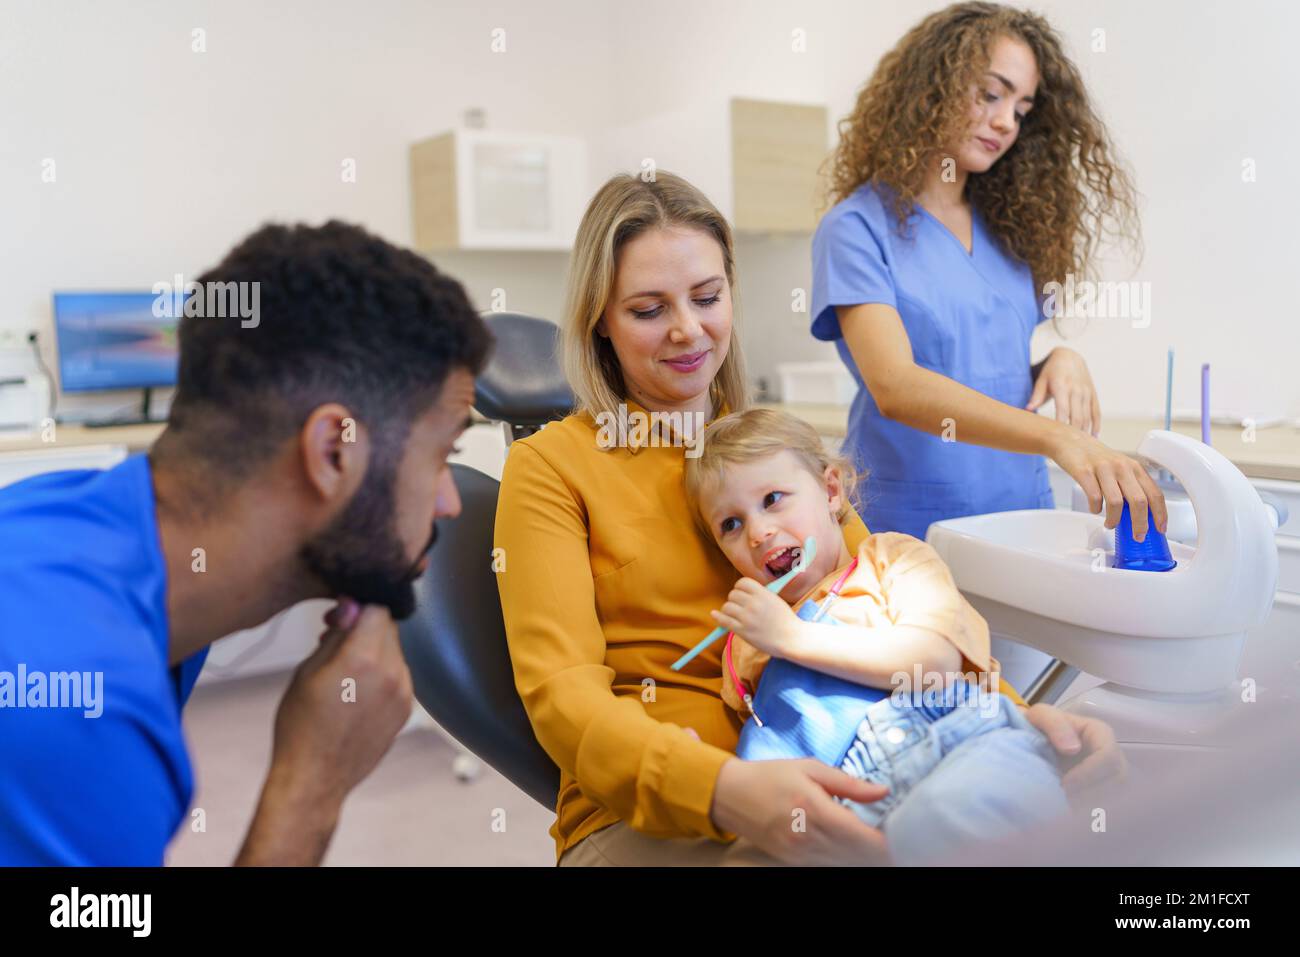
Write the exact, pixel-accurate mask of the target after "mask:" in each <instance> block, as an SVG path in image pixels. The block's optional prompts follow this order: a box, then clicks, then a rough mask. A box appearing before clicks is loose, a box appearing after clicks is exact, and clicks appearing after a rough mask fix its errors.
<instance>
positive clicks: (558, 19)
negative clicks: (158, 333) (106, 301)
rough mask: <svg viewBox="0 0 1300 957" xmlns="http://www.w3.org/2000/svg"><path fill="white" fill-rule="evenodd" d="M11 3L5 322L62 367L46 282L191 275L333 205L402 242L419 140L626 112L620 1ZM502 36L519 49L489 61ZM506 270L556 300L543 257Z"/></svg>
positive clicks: (518, 299) (1, 198) (72, 284)
mask: <svg viewBox="0 0 1300 957" xmlns="http://www.w3.org/2000/svg"><path fill="white" fill-rule="evenodd" d="M2 9H3V15H2V17H0V23H2V25H0V117H2V118H3V119H2V121H0V122H2V123H3V133H2V134H0V211H2V212H0V217H2V219H0V237H3V241H2V243H0V246H2V248H3V255H0V290H2V291H3V298H2V299H0V327H12V328H20V329H24V330H26V329H36V330H38V331H40V333H41V334H42V337H43V338H44V339H45V341H46V355H47V356H48V357H49V359H50V361H51V363H52V362H53V360H54V355H55V353H54V349H53V343H52V329H51V327H50V292H51V290H53V289H56V288H62V289H67V288H73V289H77V288H85V289H96V288H109V289H121V288H141V287H143V288H146V289H147V288H149V287H151V286H152V285H153V283H154V282H157V281H161V280H165V279H170V277H171V276H172V275H173V274H175V273H177V272H181V273H184V274H185V275H186V278H192V277H193V276H194V275H196V274H197V273H198V272H200V271H201V270H202V269H204V268H206V267H207V266H210V265H212V264H214V263H215V262H216V261H217V260H218V259H219V258H220V257H221V255H222V254H223V253H224V252H225V251H226V250H227V249H229V248H230V246H231V245H232V244H233V243H234V242H236V241H237V240H238V239H239V238H241V237H242V236H244V235H245V234H247V233H249V232H250V231H252V229H254V228H256V227H257V226H258V225H260V224H261V223H263V222H265V221H267V220H282V221H298V220H301V221H308V222H323V221H324V220H326V219H329V218H331V217H339V218H343V219H347V220H350V221H353V222H357V223H361V224H362V225H364V226H366V227H368V228H369V229H372V230H374V231H375V232H377V233H379V234H380V235H382V236H384V237H386V238H388V239H390V240H393V241H395V242H399V243H409V242H410V241H411V236H412V234H411V222H410V189H409V177H408V170H407V149H408V147H409V145H410V144H411V143H412V142H414V141H415V140H418V139H421V138H424V137H426V136H430V135H433V134H435V133H439V132H443V131H444V130H446V129H448V128H450V127H452V126H455V125H457V124H458V123H459V122H460V118H461V114H462V112H463V111H464V110H465V109H467V108H470V107H482V108H483V109H484V110H485V111H486V115H487V119H488V123H489V125H490V126H492V127H496V128H503V129H516V130H522V131H538V132H561V133H582V134H585V133H587V132H589V131H590V130H591V129H592V128H593V125H594V124H597V123H599V122H600V121H601V120H602V119H603V118H604V117H606V116H608V115H609V114H610V113H611V112H612V105H613V92H612V90H611V88H610V87H609V85H608V84H607V83H605V82H603V78H604V77H605V75H606V73H607V69H606V66H605V65H606V63H607V62H608V57H609V44H608V38H609V35H610V27H609V24H608V18H607V15H606V13H605V11H606V9H607V7H606V5H604V4H601V3H598V2H594V0H590V2H579V0H558V2H556V0H552V2H548V3H546V4H536V3H528V2H525V0H511V2H504V3H503V2H498V3H474V2H469V0H464V2H445V0H443V2H437V3H431V2H422V0H373V2H368V3H364V4H357V3H350V2H340V0H330V2H307V0H287V2H282V0H277V2H276V3H260V2H250V0H235V2H228V0H222V2H220V3H217V2H204V3H198V2H190V3H174V2H159V0H153V2H131V3H124V2H106V3H92V2H68V0H46V2H31V3H21V2H15V0H3V8H2ZM497 27H501V28H504V29H505V31H506V33H505V40H506V48H505V52H504V53H493V52H492V51H491V41H492V33H491V31H492V30H493V29H494V28H497ZM194 28H202V29H204V30H205V31H206V45H207V51H206V52H204V53H195V52H193V51H192V49H191V44H192V37H191V31H192V30H193V29H194ZM46 158H52V159H53V160H54V161H55V173H56V176H57V179H56V181H55V182H54V183H52V184H48V183H42V181H41V173H42V163H43V161H44V160H45V159H46ZM347 158H351V159H354V160H355V161H356V170H357V176H356V182H355V183H348V182H344V181H343V179H342V176H341V173H342V165H341V164H342V163H343V161H344V160H345V159H347ZM550 258H551V259H552V260H553V261H554V262H559V263H561V264H562V263H563V262H564V261H565V259H564V257H555V256H552V257H550ZM500 261H501V257H500V256H496V257H495V259H494V260H493V261H489V262H485V263H480V264H477V269H476V270H475V269H470V270H467V271H468V272H471V273H472V274H484V275H488V274H495V273H503V272H507V271H508V272H509V273H510V275H511V276H517V277H522V280H523V281H522V282H520V283H518V286H519V288H518V290H517V294H516V295H512V296H511V297H510V298H511V299H513V300H514V301H513V302H511V305H512V306H514V307H516V308H531V307H532V302H533V300H532V299H531V298H530V297H531V296H533V295H536V296H537V299H536V301H537V302H538V303H539V304H540V307H541V308H543V309H555V308H557V307H556V306H555V303H556V302H558V294H557V293H556V292H555V291H554V289H553V288H551V284H548V283H546V282H536V281H532V280H530V279H528V277H529V276H532V275H537V274H538V272H539V269H540V268H541V267H539V266H538V262H539V260H538V257H537V256H536V255H531V256H526V257H523V262H522V264H521V268H520V269H518V270H506V269H503V268H501V267H500ZM542 271H545V270H542ZM562 281H563V273H562V267H561V269H560V270H559V273H558V277H557V278H555V279H554V280H553V282H554V283H555V284H558V283H562ZM480 285H482V284H481V283H480ZM506 285H507V288H508V290H509V291H511V292H515V290H510V284H506ZM489 288H490V287H489ZM6 369H13V370H14V371H16V372H18V373H19V374H21V373H22V372H25V371H28V361H27V356H26V354H25V353H24V352H22V351H20V352H19V353H18V354H17V355H14V354H10V355H7V356H0V376H2V375H4V374H5V371H6ZM131 398H132V397H131V396H130V395H129V394H128V395H126V396H117V397H114V398H113V399H112V400H109V399H105V400H103V401H105V403H106V404H110V405H117V404H121V402H122V401H128V402H129V401H131ZM64 405H65V407H68V408H75V407H76V405H77V402H76V401H75V400H71V401H70V402H65V403H64Z"/></svg>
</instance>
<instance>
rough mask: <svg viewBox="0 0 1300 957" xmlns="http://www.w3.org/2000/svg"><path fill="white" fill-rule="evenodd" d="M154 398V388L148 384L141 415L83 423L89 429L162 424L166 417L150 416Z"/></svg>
mask: <svg viewBox="0 0 1300 957" xmlns="http://www.w3.org/2000/svg"><path fill="white" fill-rule="evenodd" d="M152 400H153V389H152V388H150V387H148V386H146V387H145V390H144V398H143V400H142V401H141V402H140V413H139V415H128V416H123V417H119V416H114V417H112V418H109V419H91V420H88V421H86V422H82V423H81V424H82V425H83V426H84V427H85V428H87V429H109V428H117V427H119V426H124V425H161V424H162V423H163V422H164V421H166V420H164V419H153V418H150V417H149V404H150V402H151V401H152Z"/></svg>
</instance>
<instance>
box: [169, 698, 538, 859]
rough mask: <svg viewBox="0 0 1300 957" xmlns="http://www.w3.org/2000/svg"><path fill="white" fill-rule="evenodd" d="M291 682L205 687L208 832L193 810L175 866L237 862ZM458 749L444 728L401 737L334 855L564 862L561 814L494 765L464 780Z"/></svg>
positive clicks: (199, 714) (348, 811)
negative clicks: (557, 831)
mask: <svg viewBox="0 0 1300 957" xmlns="http://www.w3.org/2000/svg"><path fill="white" fill-rule="evenodd" d="M288 680H289V674H288V673H287V672H286V673H282V674H275V675H268V676H261V677H253V678H244V679H239V680H232V681H225V682H216V683H212V684H207V685H200V686H199V687H198V688H196V689H195V691H194V694H193V696H192V697H191V698H190V701H189V704H188V705H187V706H186V708H185V731H186V735H187V739H188V742H189V746H190V753H191V756H192V759H193V762H194V772H195V779H196V788H195V794H194V801H193V804H192V806H191V807H192V809H195V808H198V809H202V811H203V814H204V824H205V826H206V830H204V831H201V832H200V831H197V830H195V829H194V824H195V823H196V819H195V818H194V817H193V815H192V814H191V818H190V821H189V823H188V824H187V825H185V826H184V827H182V829H181V832H180V834H179V835H178V836H177V838H176V839H175V840H174V841H173V842H172V845H171V848H170V850H169V853H168V858H167V860H168V863H169V864H171V865H182V866H184V865H205V864H207V865H225V864H229V863H230V862H231V861H232V860H233V859H234V856H235V854H236V853H237V852H238V850H239V846H240V844H241V843H242V842H243V838H244V832H245V830H246V829H247V827H248V822H249V819H250V817H251V815H252V812H253V806H254V804H255V803H256V800H257V795H258V792H259V791H260V789H261V785H262V780H263V778H264V776H265V774H266V768H267V765H268V762H269V760H270V754H271V725H272V720H273V718H274V715H275V708H276V705H277V704H278V703H279V700H280V694H281V693H282V691H283V690H284V687H285V685H286V684H287V683H288ZM455 757H456V751H455V749H454V748H453V746H452V745H451V744H450V743H449V742H448V741H447V740H446V739H445V738H443V737H442V736H441V735H440V734H439V733H438V732H437V731H436V730H433V729H429V728H423V727H420V728H415V729H413V730H408V731H406V732H405V733H403V734H401V735H400V736H399V737H398V739H397V741H396V742H395V743H394V744H393V747H392V750H390V751H389V752H388V754H387V755H385V756H384V759H383V761H381V762H380V764H379V767H377V768H376V769H375V771H374V773H373V774H371V775H370V777H369V778H367V779H366V780H365V781H363V782H362V784H361V785H360V786H359V787H358V788H357V789H356V790H355V791H353V792H352V795H351V796H350V797H349V798H348V801H347V804H345V805H344V807H343V817H342V820H341V822H340V824H339V828H338V830H337V831H336V832H335V834H334V840H333V843H332V844H331V845H330V849H329V852H328V854H327V855H326V858H325V863H326V864H335V865H396V866H413V865H417V866H418V865H430V864H434V865H480V866H484V865H486V866H498V865H540V866H553V865H554V863H555V850H554V847H555V845H554V843H553V842H552V840H551V837H550V835H549V834H547V829H548V828H549V827H550V825H551V822H552V821H553V820H554V817H555V815H554V813H553V812H552V811H550V810H548V809H546V808H543V807H541V806H540V805H539V804H537V802H536V801H534V800H533V799H532V798H530V797H529V796H528V795H526V794H524V792H522V791H520V790H519V789H518V788H516V787H515V786H514V785H513V784H511V783H510V782H509V781H507V780H506V779H505V778H503V777H501V775H499V774H497V773H496V772H495V771H493V770H492V769H491V768H488V767H486V766H484V767H483V769H482V772H481V773H480V775H479V776H478V777H477V778H476V779H475V780H473V781H471V782H462V781H459V780H457V779H456V777H455V775H454V774H453V773H452V761H453V760H454V758H455ZM494 822H496V825H495V827H494ZM500 822H504V830H503V829H502V826H501V823H500Z"/></svg>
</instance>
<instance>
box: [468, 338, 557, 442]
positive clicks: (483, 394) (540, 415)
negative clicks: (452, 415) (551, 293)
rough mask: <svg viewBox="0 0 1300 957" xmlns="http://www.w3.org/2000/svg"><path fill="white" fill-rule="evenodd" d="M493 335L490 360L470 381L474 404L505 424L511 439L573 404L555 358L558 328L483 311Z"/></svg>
mask: <svg viewBox="0 0 1300 957" xmlns="http://www.w3.org/2000/svg"><path fill="white" fill-rule="evenodd" d="M483 321H484V322H486V323H487V326H488V328H489V329H491V330H492V334H493V336H495V337H496V346H495V348H494V349H493V350H492V358H491V360H490V361H489V362H488V365H487V368H486V369H484V370H483V374H482V375H480V376H479V377H478V379H477V381H476V382H475V383H474V408H476V409H477V410H478V411H479V413H480V414H482V415H483V416H485V417H486V418H489V419H492V420H493V421H496V422H506V423H508V424H509V425H510V426H511V427H512V428H513V429H514V437H515V438H523V437H524V436H525V435H528V434H530V433H532V432H535V431H537V429H539V428H541V427H542V426H543V425H545V424H546V423H547V422H550V421H551V420H552V419H559V418H563V417H564V416H565V415H567V414H568V412H569V411H570V409H572V407H573V392H572V391H571V390H570V389H569V383H568V381H567V380H566V379H565V378H564V370H563V369H562V368H561V365H560V358H559V327H558V326H556V325H555V323H553V322H547V321H546V320H545V319H538V318H536V317H534V316H526V315H524V314H523V313H519V312H493V313H488V314H486V315H484V317H483Z"/></svg>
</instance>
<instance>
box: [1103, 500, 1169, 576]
mask: <svg viewBox="0 0 1300 957" xmlns="http://www.w3.org/2000/svg"><path fill="white" fill-rule="evenodd" d="M1177 564H1178V562H1176V561H1174V558H1173V555H1171V554H1170V552H1169V540H1168V539H1167V538H1165V536H1164V535H1163V534H1161V532H1160V531H1159V530H1158V529H1157V528H1156V520H1155V518H1154V517H1153V516H1152V515H1151V509H1150V507H1148V508H1147V537H1146V538H1144V539H1143V540H1142V541H1140V542H1139V541H1137V540H1136V539H1134V538H1133V516H1132V515H1130V514H1129V511H1128V502H1125V503H1124V514H1122V515H1121V516H1120V517H1119V525H1117V526H1115V560H1114V561H1113V562H1112V563H1111V565H1112V566H1113V567H1115V568H1125V569H1128V570H1129V571H1135V572H1167V571H1169V570H1170V569H1172V568H1173V567H1174V566H1176V565H1177Z"/></svg>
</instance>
